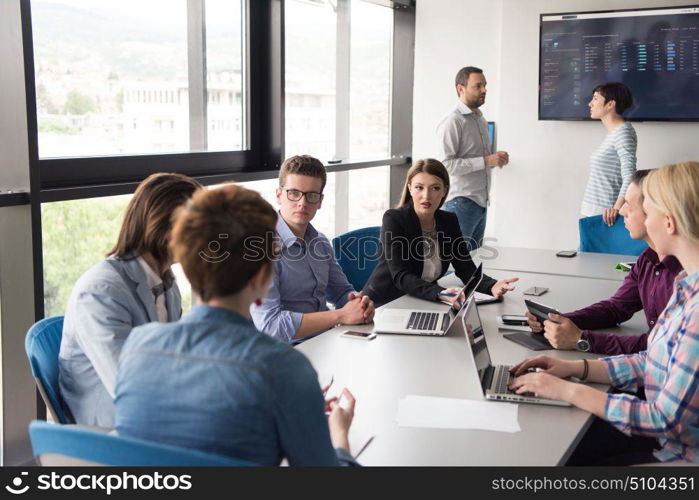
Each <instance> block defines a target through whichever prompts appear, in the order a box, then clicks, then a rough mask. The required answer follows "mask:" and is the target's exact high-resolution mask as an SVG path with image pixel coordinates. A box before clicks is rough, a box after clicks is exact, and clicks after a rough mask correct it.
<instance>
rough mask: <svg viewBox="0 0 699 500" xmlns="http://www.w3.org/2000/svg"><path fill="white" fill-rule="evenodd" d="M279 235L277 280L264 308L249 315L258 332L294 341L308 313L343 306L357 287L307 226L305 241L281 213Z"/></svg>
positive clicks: (323, 239)
mask: <svg viewBox="0 0 699 500" xmlns="http://www.w3.org/2000/svg"><path fill="white" fill-rule="evenodd" d="M277 235H278V236H279V238H280V240H281V244H282V251H281V256H280V258H279V259H278V260H277V261H276V262H275V263H274V277H273V278H272V283H271V284H270V287H269V290H268V292H267V296H266V297H265V298H264V299H263V300H262V305H260V306H256V305H254V304H253V305H252V306H251V307H250V314H251V316H252V319H253V321H254V322H255V326H256V327H257V329H258V330H260V331H262V332H265V333H267V334H268V335H271V336H272V337H275V338H277V339H279V340H282V341H284V342H291V340H292V339H293V338H294V335H296V332H297V331H298V329H299V326H301V319H302V317H303V315H304V314H305V313H314V312H319V311H327V310H328V306H327V303H328V302H329V303H331V304H333V305H334V306H335V307H336V308H340V307H342V306H344V305H345V304H346V303H347V301H348V300H349V299H348V295H349V294H350V293H351V292H354V291H355V290H354V288H353V287H352V285H351V284H350V283H349V281H347V277H346V276H345V273H343V272H342V268H341V267H340V265H339V264H338V263H337V261H336V260H335V254H334V253H333V247H332V245H331V244H330V241H328V239H327V238H326V237H325V236H324V235H323V234H321V233H319V232H318V231H316V230H315V228H314V227H313V226H312V225H310V224H309V225H308V228H307V229H306V234H305V235H304V237H303V239H299V238H297V237H296V236H295V235H294V233H293V232H292V231H291V229H289V226H288V225H287V224H286V222H285V221H284V219H283V217H282V216H281V214H280V215H279V219H278V221H277Z"/></svg>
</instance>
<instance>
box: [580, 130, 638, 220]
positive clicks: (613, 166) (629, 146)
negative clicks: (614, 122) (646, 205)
mask: <svg viewBox="0 0 699 500" xmlns="http://www.w3.org/2000/svg"><path fill="white" fill-rule="evenodd" d="M637 143H638V140H637V138H636V131H635V130H634V128H633V127H632V126H631V124H630V123H629V122H624V123H622V124H621V125H619V126H618V127H616V128H615V129H614V130H612V131H611V132H609V133H608V134H607V135H606V137H605V138H604V141H602V144H600V146H599V147H598V148H597V149H596V150H595V151H594V152H593V153H592V156H591V157H590V177H589V179H588V180H587V187H586V188H585V195H584V196H583V202H582V207H581V209H580V212H581V213H582V215H584V216H586V217H589V216H592V215H600V214H601V213H602V211H603V210H604V209H605V208H611V207H613V206H614V203H616V200H617V198H618V197H619V196H624V195H625V194H626V189H627V188H628V187H629V182H630V180H631V176H632V175H633V173H634V172H635V171H636V146H637Z"/></svg>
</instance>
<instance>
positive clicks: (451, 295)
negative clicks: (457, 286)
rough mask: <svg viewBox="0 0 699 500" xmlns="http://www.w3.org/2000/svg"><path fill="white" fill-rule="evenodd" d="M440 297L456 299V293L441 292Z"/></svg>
mask: <svg viewBox="0 0 699 500" xmlns="http://www.w3.org/2000/svg"><path fill="white" fill-rule="evenodd" d="M439 295H441V296H442V297H454V296H455V295H456V294H455V293H446V292H439Z"/></svg>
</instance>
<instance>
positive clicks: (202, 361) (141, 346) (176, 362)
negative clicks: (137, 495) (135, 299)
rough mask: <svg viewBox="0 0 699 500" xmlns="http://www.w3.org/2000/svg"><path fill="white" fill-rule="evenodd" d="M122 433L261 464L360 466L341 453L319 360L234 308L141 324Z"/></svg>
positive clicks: (128, 370) (126, 355) (125, 385)
mask: <svg viewBox="0 0 699 500" xmlns="http://www.w3.org/2000/svg"><path fill="white" fill-rule="evenodd" d="M115 404H116V428H117V432H118V433H119V434H120V435H124V436H131V437H136V438H141V439H147V440H150V441H156V442H161V443H167V444H171V445H176V446H180V447H184V448H193V449H198V450H201V451H205V452H208V453H215V454H219V455H225V456H229V457H234V458H237V459H242V460H246V461H249V462H252V463H255V464H259V465H268V466H269V465H279V463H280V462H281V461H282V459H283V458H287V459H288V461H289V464H290V465H335V466H336V465H354V464H356V462H355V461H354V460H353V459H352V457H351V455H350V454H349V452H348V451H347V450H344V449H341V448H340V449H338V450H333V447H332V444H331V442H330V432H329V429H328V422H327V417H326V416H325V401H324V399H323V394H322V392H321V390H320V386H319V384H318V378H317V375H316V372H315V370H314V369H313V367H312V366H311V363H310V362H309V361H308V360H307V359H306V357H305V356H304V355H303V354H301V353H300V352H298V351H296V350H294V349H293V348H292V347H291V346H289V345H287V344H284V343H282V342H280V341H278V340H276V339H274V338H272V337H270V336H268V335H263V334H261V333H260V332H258V331H257V330H256V329H255V327H254V325H253V324H252V323H251V322H250V321H249V320H247V319H245V318H243V317H242V316H240V315H239V314H236V313H234V312H232V311H229V310H226V309H221V308H216V307H209V306H204V305H198V306H196V307H194V308H193V309H192V311H191V312H190V313H189V314H187V315H185V316H184V317H183V318H182V319H181V320H180V321H177V322H175V323H168V324H155V323H153V324H149V325H144V326H142V327H139V328H135V329H134V330H133V332H131V335H129V338H128V340H127V342H126V344H125V345H124V348H123V351H122V355H121V358H120V362H119V371H118V374H117V385H116V399H115Z"/></svg>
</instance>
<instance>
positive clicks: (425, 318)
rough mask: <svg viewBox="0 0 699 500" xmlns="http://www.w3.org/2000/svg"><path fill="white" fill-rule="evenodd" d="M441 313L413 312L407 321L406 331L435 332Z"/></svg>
mask: <svg viewBox="0 0 699 500" xmlns="http://www.w3.org/2000/svg"><path fill="white" fill-rule="evenodd" d="M440 314H441V313H427V312H414V313H411V314H410V319H409V320H408V326H407V328H408V330H435V327H436V326H437V321H438V320H439V315H440Z"/></svg>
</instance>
